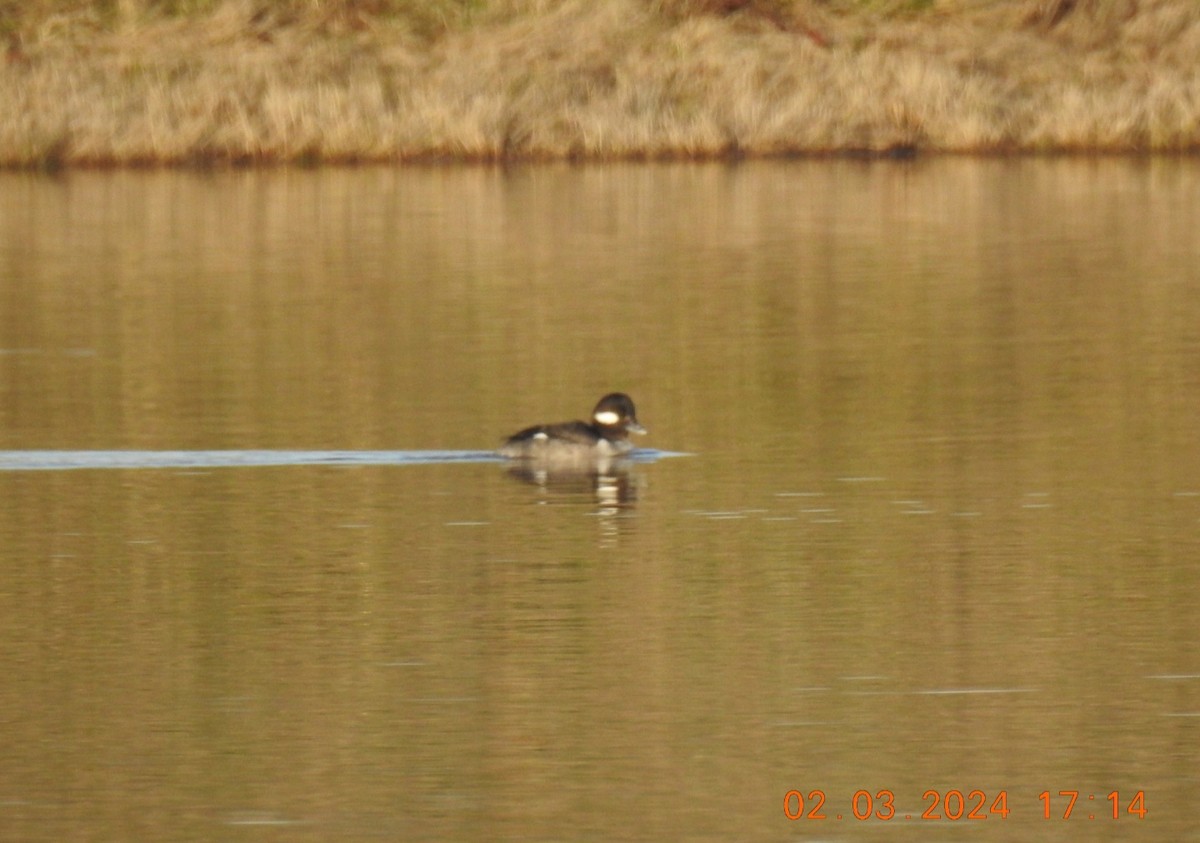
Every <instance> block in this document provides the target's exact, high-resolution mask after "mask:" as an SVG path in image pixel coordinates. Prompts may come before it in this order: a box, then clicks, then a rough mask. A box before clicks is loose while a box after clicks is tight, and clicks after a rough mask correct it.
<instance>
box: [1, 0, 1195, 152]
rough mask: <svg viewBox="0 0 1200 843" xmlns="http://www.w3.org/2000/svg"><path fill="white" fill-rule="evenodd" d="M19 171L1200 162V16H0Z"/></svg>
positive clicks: (157, 6) (570, 11) (885, 6)
mask: <svg viewBox="0 0 1200 843" xmlns="http://www.w3.org/2000/svg"><path fill="white" fill-rule="evenodd" d="M0 21H2V22H3V23H2V24H0V35H2V36H3V37H4V38H6V39H7V42H8V44H7V50H6V54H5V59H4V62H3V64H0V115H3V119H0V165H3V166H8V167H14V166H15V167H31V166H32V167H55V166H60V165H70V164H164V163H186V162H205V163H210V162H327V161H330V162H346V161H397V160H414V159H449V160H459V159H467V160H501V159H528V158H533V159H539V158H580V159H595V158H630V157H714V156H727V155H752V156H757V155H791V154H821V153H836V152H847V151H850V152H864V153H873V154H875V153H888V152H902V153H909V152H913V151H934V152H996V151H1004V152H1021V151H1103V152H1132V151H1137V152H1143V151H1184V150H1196V149H1200V69H1198V68H1200V63H1198V62H1197V60H1196V56H1200V5H1198V4H1196V3H1195V2H1194V0H1139V1H1138V2H1134V0H1027V2H1016V3H1006V2H997V0H942V2H935V0H925V2H922V1H921V0H903V2H901V0H857V1H856V0H830V2H824V3H822V2H810V1H809V0H791V1H789V0H561V1H560V2H551V0H494V2H491V3H486V2H484V0H431V2H429V3H418V2H416V0H363V2H355V1H354V0H341V1H340V2H317V0H303V1H302V0H290V2H282V3H275V4H266V3H256V2H250V0H175V2H167V0H160V2H155V1H154V0H111V2H107V3H99V2H98V3H85V2H82V0H33V2H32V3H30V4H26V5H21V6H20V10H19V11H14V10H13V4H12V3H11V2H10V3H9V4H8V6H7V7H6V6H4V5H3V3H2V2H0Z"/></svg>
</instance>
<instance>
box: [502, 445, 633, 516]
mask: <svg viewBox="0 0 1200 843" xmlns="http://www.w3.org/2000/svg"><path fill="white" fill-rule="evenodd" d="M508 476H509V477H512V478H513V479H515V480H520V481H521V482H522V483H528V484H530V485H531V486H537V487H538V488H539V489H540V490H541V491H542V492H544V493H547V494H548V495H549V496H551V497H552V498H553V499H557V500H561V501H563V502H570V501H571V500H572V499H573V500H575V501H576V502H579V503H583V502H590V503H595V504H597V505H599V506H600V507H602V508H604V509H608V508H610V507H614V508H615V507H620V506H624V505H626V504H632V503H634V502H635V501H636V500H637V499H638V492H639V490H640V489H641V486H642V484H643V479H642V477H641V475H640V474H638V473H637V472H636V471H634V470H633V462H632V461H631V460H628V459H626V458H624V457H619V456H618V457H601V458H599V459H597V460H594V461H593V462H592V463H591V464H589V465H580V464H574V465H563V464H562V463H547V462H539V461H537V460H513V461H512V462H511V463H510V464H509V469H508Z"/></svg>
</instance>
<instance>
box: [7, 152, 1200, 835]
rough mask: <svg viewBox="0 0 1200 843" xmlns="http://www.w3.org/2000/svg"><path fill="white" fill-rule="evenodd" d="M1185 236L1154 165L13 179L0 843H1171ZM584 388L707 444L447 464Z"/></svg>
mask: <svg viewBox="0 0 1200 843" xmlns="http://www.w3.org/2000/svg"><path fill="white" fill-rule="evenodd" d="M1197 230H1200V167H1198V166H1197V165H1196V164H1195V163H1193V162H1190V161H1181V160H1171V161H1168V160H1145V161H1116V160H1113V161H1095V160H1093V161H1073V160H1039V161H1003V160H996V161H966V160H951V161H938V162H915V163H909V164H871V165H867V164H858V163H853V162H794V163H777V164H767V163H764V164H752V165H744V166H736V167H729V166H724V165H720V166H715V165H714V166H675V165H669V166H633V165H622V166H613V167H587V168H572V167H567V166H563V167H544V168H529V169H524V168H517V169H513V170H499V169H496V170H491V169H458V168H455V169H413V170H399V169H374V168H367V169H359V170H337V171H325V170H316V171H273V172H232V173H210V174H194V173H173V172H172V173H154V172H119V173H67V174H65V175H62V176H60V177H57V178H53V179H51V178H43V177H36V176H29V175H4V176H0V451H3V452H6V453H8V454H10V455H11V454H12V453H20V454H24V455H25V456H24V457H18V458H16V459H17V460H18V461H20V460H25V461H27V462H28V461H30V460H33V459H34V458H33V457H31V456H30V454H32V453H34V452H38V453H39V454H40V456H38V457H37V459H39V460H42V462H43V464H40V465H39V466H38V467H39V468H41V469H43V470H38V471H30V470H5V471H0V503H2V505H0V665H3V669H4V677H5V680H4V682H3V683H0V722H3V723H4V729H3V730H2V731H3V738H2V740H3V756H4V758H5V763H4V764H3V765H0V830H2V833H0V837H3V838H5V839H19V840H63V839H77V838H81V837H85V836H86V837H100V838H105V839H130V838H144V839H158V840H211V839H225V838H232V837H242V836H246V835H248V834H249V835H253V836H256V837H270V838H271V839H288V840H331V839H365V838H367V837H383V838H388V839H423V840H455V841H457V840H463V841H466V840H481V839H494V840H527V839H571V840H607V839H625V840H663V839H713V840H731V839H743V840H777V839H789V838H797V839H823V840H874V839H877V838H878V837H879V836H880V835H881V834H884V835H887V836H888V837H889V839H902V840H907V839H912V840H928V839H938V840H941V839H947V837H948V836H949V837H952V838H954V839H958V838H959V837H962V836H967V835H969V836H971V838H972V839H981V840H982V839H988V840H1012V839H1022V840H1078V839H1098V840H1107V839H1112V840H1118V839H1119V840H1123V841H1125V840H1147V841H1151V840H1153V841H1158V840H1168V839H1170V840H1186V839H1191V838H1189V837H1188V835H1194V834H1195V832H1194V829H1195V827H1196V824H1195V821H1194V815H1193V811H1192V808H1191V805H1192V802H1193V801H1194V800H1193V799H1192V794H1193V792H1194V790H1195V785H1196V781H1197V779H1196V770H1197V769H1200V757H1198V750H1197V747H1200V636H1198V635H1197V630H1198V629H1200V444H1198V440H1197V436H1196V432H1197V428H1196V419H1197V418H1200V290H1198V289H1197V284H1198V283H1200V282H1198V281H1197V279H1198V278H1200V273H1198V272H1197V269H1198V268H1200V245H1198V241H1197V238H1196V237H1195V234H1194V232H1195V231H1197ZM614 389H620V390H624V391H627V392H629V393H631V394H632V395H633V396H634V398H635V400H637V402H638V415H639V418H640V419H641V420H642V421H643V423H644V424H645V425H646V426H647V427H648V428H649V429H650V435H649V436H648V437H646V439H645V440H644V441H645V444H647V446H648V447H650V448H652V449H662V450H663V451H671V452H688V453H690V454H692V455H693V456H691V457H689V458H687V459H669V460H659V461H654V462H650V463H640V462H638V463H633V464H630V465H627V466H622V467H621V469H620V470H612V471H606V472H603V473H601V474H599V475H594V476H593V475H588V474H586V473H582V474H580V473H575V474H571V475H566V476H563V475H561V474H550V473H545V472H536V471H534V472H522V471H520V470H516V471H514V470H513V466H510V465H508V464H505V463H500V462H494V461H491V459H490V456H489V457H488V458H487V459H484V457H485V456H488V455H490V451H491V449H493V448H494V447H495V446H496V445H497V444H498V442H499V441H500V439H501V438H502V437H503V436H504V435H505V434H507V433H511V432H512V431H513V430H516V429H518V428H520V427H523V426H525V425H528V424H531V423H534V422H540V421H557V420H560V419H565V418H571V417H578V416H581V415H583V414H585V413H586V412H587V410H588V409H589V408H590V407H591V406H592V405H593V404H594V402H595V400H596V398H598V397H599V396H600V395H602V394H604V393H605V392H608V391H611V390H614ZM639 444H641V443H639ZM45 452H52V453H53V454H57V456H51V457H47V456H46V454H45ZM230 452H234V453H239V454H243V455H244V454H258V455H260V457H259V459H258V463H259V464H249V463H244V464H240V465H237V466H235V465H232V464H231V459H230V458H229V456H228V455H229V453H230ZM280 452H283V453H285V454H291V455H292V456H291V457H288V458H287V459H284V460H282V461H283V462H284V463H285V464H278V465H267V464H261V463H262V462H263V461H264V460H265V457H262V456H261V455H263V454H267V453H273V454H276V455H278V454H279V453H280ZM131 453H132V454H134V455H140V456H134V457H129V456H128V455H129V454H131ZM164 453H167V454H175V455H178V454H180V453H183V454H190V455H192V456H191V457H190V458H188V459H181V458H179V457H178V456H175V457H171V458H167V459H166V462H165V464H161V465H156V466H152V465H149V464H147V461H148V460H151V458H150V457H148V456H146V455H149V454H164ZM214 453H215V454H218V456H212V455H213V454H214ZM422 453H423V454H426V455H428V454H436V455H445V454H460V455H461V454H467V455H474V456H473V457H465V458H461V459H441V458H432V459H425V458H420V457H417V458H412V457H411V455H413V454H422ZM64 454H66V455H67V456H64ZM71 454H74V455H75V456H74V457H71V456H70V455H71ZM80 454H87V455H90V456H87V457H86V459H85V458H84V457H81V456H80ZM119 454H125V455H126V456H125V457H121V456H118V455H119ZM196 454H207V455H209V456H207V457H205V458H203V459H201V458H197V457H196V456H195V455H196ZM220 454H225V456H224V457H221V456H219V455H220ZM297 454H309V455H311V454H325V455H326V456H327V458H326V459H311V460H309V459H300V458H298V457H296V456H295V455H297ZM329 454H335V455H336V454H341V455H343V456H341V457H336V456H334V457H329V456H328V455H329ZM346 454H359V455H362V454H374V455H388V454H390V455H392V456H391V457H390V458H382V457H378V456H377V457H372V458H362V459H360V458H357V457H355V458H347V457H345V455H346ZM404 454H407V455H410V456H409V457H404V456H401V455H404ZM97 455H99V456H97ZM81 459H85V464H83V465H80V464H78V461H79V460H81ZM155 459H157V458H155ZM56 460H57V461H58V462H56ZM87 460H90V461H91V462H87ZM214 460H215V463H214ZM63 461H65V462H66V463H67V464H63ZM73 461H74V462H73ZM232 462H236V460H234V461H232ZM254 462H255V461H254V460H250V463H254ZM347 462H349V463H353V464H347ZM305 463H307V464H305ZM325 463H332V464H325ZM9 467H10V468H11V467H12V466H9ZM26 467H29V466H26ZM67 467H70V468H72V469H73V470H61V469H63V468H67ZM791 790H797V791H800V792H801V793H803V794H804V795H805V796H806V798H807V797H808V796H809V795H810V794H811V793H812V792H813V791H822V792H823V793H824V794H825V795H826V799H827V801H826V804H825V810H824V814H825V815H826V819H823V820H821V819H801V820H795V821H792V820H789V819H788V818H787V817H786V816H785V810H784V805H785V795H786V794H787V793H788V792H789V791H791ZM859 790H863V791H866V792H867V793H868V794H869V795H870V796H871V798H872V801H873V803H874V802H875V800H876V798H877V797H878V794H879V793H880V792H881V791H883V790H890V791H892V792H893V793H894V794H895V807H896V812H897V816H896V817H895V818H894V819H891V820H883V819H878V818H876V819H870V820H863V821H860V820H855V819H853V816H852V810H853V804H852V803H853V796H854V794H855V792H856V791H859ZM955 790H957V791H961V792H962V793H963V794H964V795H967V794H969V793H970V792H971V791H972V790H978V791H980V793H982V794H984V795H986V797H987V803H988V806H990V805H991V804H992V803H993V801H994V798H995V797H996V795H998V794H999V793H1000V792H1005V793H1006V794H1007V805H1008V808H1009V816H1008V817H1007V818H1006V819H1001V818H1000V817H999V816H997V815H996V814H994V813H993V814H992V815H991V816H989V818H988V819H987V820H967V819H965V818H964V819H961V820H958V821H954V820H949V819H941V820H922V819H918V818H919V817H920V815H921V813H922V811H924V810H925V808H926V806H927V804H928V803H929V799H928V798H925V797H924V796H923V794H925V792H926V791H936V792H937V793H938V794H940V795H945V794H948V793H949V792H950V791H955ZM1071 790H1078V791H1080V792H1081V794H1082V796H1081V797H1080V801H1079V803H1078V804H1077V805H1076V806H1075V809H1074V813H1073V816H1072V817H1071V818H1070V819H1068V820H1063V819H1061V813H1062V810H1063V809H1065V801H1066V798H1065V797H1060V796H1059V795H1058V792H1059V791H1071ZM1044 791H1048V792H1049V793H1050V794H1051V795H1052V797H1053V798H1052V799H1051V802H1052V805H1051V808H1052V814H1053V818H1052V819H1044V818H1043V810H1044V803H1043V801H1042V800H1040V799H1039V794H1041V793H1042V792H1044ZM1139 791H1141V792H1143V794H1144V804H1145V807H1146V808H1147V814H1146V816H1145V817H1144V818H1138V817H1137V816H1135V815H1132V814H1129V813H1128V812H1127V810H1126V809H1127V808H1128V806H1129V805H1130V804H1131V803H1132V801H1133V799H1134V798H1135V796H1136V794H1137V793H1138V792H1139ZM1112 792H1117V793H1118V804H1119V806H1120V808H1121V818H1120V819H1118V820H1112V819H1111V818H1107V819H1106V818H1104V817H1105V813H1106V812H1107V811H1110V810H1111V808H1110V803H1109V801H1108V798H1107V797H1108V794H1109V793H1112ZM1088 796H1092V797H1094V798H1093V799H1091V800H1089V799H1088ZM880 801H882V798H880ZM861 805H862V798H861V797H860V807H861ZM793 806H794V803H793ZM874 807H876V808H878V805H874ZM951 807H953V806H951ZM945 808H946V806H945V805H944V804H943V805H942V807H941V809H940V813H942V814H944V813H945V812H946V811H945ZM985 813H986V811H985ZM838 814H841V815H842V819H840V820H839V819H836V816H837V815H838ZM906 816H911V817H913V819H905V817H906ZM1089 816H1092V817H1095V819H1088V817H1089Z"/></svg>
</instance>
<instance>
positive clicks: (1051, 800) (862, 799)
mask: <svg viewBox="0 0 1200 843" xmlns="http://www.w3.org/2000/svg"><path fill="white" fill-rule="evenodd" d="M1081 797H1082V798H1083V804H1084V805H1087V806H1088V808H1087V809H1086V810H1083V809H1081V808H1080V807H1079V800H1080V798H1081ZM921 800H922V803H923V806H924V810H923V811H921V812H920V813H919V814H916V813H913V812H911V811H910V812H903V813H902V812H900V811H898V810H897V808H896V795H895V794H894V793H893V792H892V791H890V790H876V791H874V792H872V791H870V790H856V791H854V795H853V796H851V797H850V801H849V803H848V804H847V805H845V806H844V808H843V810H839V809H838V807H837V806H836V805H834V804H833V803H831V802H829V801H828V800H827V799H826V796H825V791H823V790H810V791H808V792H807V793H806V792H804V791H800V790H789V791H788V792H787V793H785V794H784V796H783V814H784V816H786V817H787V818H788V819H789V820H827V819H834V820H840V819H843V818H853V819H855V820H884V821H886V820H895V819H902V820H914V819H916V820H988V819H1000V820H1004V819H1008V815H1009V810H1010V809H1009V806H1008V791H1007V790H1001V791H998V792H996V793H994V794H989V793H985V792H984V791H982V790H970V791H967V792H966V793H964V792H963V791H961V790H947V791H945V792H942V791H940V790H927V791H925V792H924V793H923V794H921ZM1038 800H1039V801H1040V802H1041V803H1042V810H1041V817H1042V818H1043V819H1047V820H1048V819H1054V818H1060V819H1064V820H1067V819H1071V817H1072V815H1073V814H1074V815H1075V816H1077V817H1078V816H1086V817H1087V818H1088V819H1090V820H1095V819H1113V820H1117V819H1120V818H1121V817H1124V816H1129V817H1135V818H1137V819H1145V818H1146V814H1147V811H1146V794H1145V792H1144V791H1141V790H1139V791H1137V792H1136V793H1134V794H1133V795H1132V796H1130V795H1129V794H1128V792H1127V793H1126V794H1125V796H1122V795H1121V793H1120V791H1117V790H1114V791H1111V792H1109V793H1107V794H1100V797H1099V799H1097V794H1095V793H1086V792H1083V791H1078V790H1060V791H1058V792H1057V794H1056V795H1055V794H1052V793H1051V792H1050V791H1049V790H1043V791H1042V792H1041V793H1040V794H1038ZM1105 802H1107V803H1108V804H1107V805H1105ZM1096 805H1099V806H1101V807H1102V808H1103V810H1095V809H1094V807H1093V806H1096Z"/></svg>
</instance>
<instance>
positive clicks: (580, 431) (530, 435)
mask: <svg viewBox="0 0 1200 843" xmlns="http://www.w3.org/2000/svg"><path fill="white" fill-rule="evenodd" d="M645 432H646V428H644V427H642V426H641V424H639V423H638V420H637V411H636V410H635V409H634V407H633V401H632V400H631V399H630V397H629V396H628V395H626V394H625V393H623V392H613V393H611V394H609V395H605V396H604V397H603V398H601V399H600V402H599V403H598V404H597V405H596V409H594V410H592V420H591V421H590V422H585V421H570V422H560V423H558V424H539V425H534V426H533V427H527V428H525V429H524V430H520V431H517V432H516V433H514V434H513V435H512V436H510V437H508V439H507V440H506V441H505V442H504V444H503V445H501V446H500V455H501V456H503V457H509V458H511V459H519V460H528V461H529V462H530V463H531V464H535V465H537V466H538V467H540V468H544V469H547V470H550V471H554V470H555V469H557V468H560V467H561V468H564V469H567V468H575V469H581V468H588V467H592V468H593V471H595V470H599V471H600V472H602V473H606V472H607V468H606V467H602V465H603V464H605V463H609V464H611V463H612V462H613V458H614V457H619V456H620V455H622V454H627V453H629V452H630V451H632V450H633V443H632V442H630V441H629V434H630V433H645Z"/></svg>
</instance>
